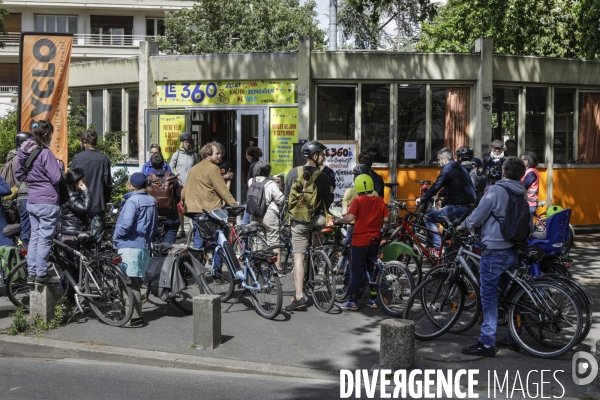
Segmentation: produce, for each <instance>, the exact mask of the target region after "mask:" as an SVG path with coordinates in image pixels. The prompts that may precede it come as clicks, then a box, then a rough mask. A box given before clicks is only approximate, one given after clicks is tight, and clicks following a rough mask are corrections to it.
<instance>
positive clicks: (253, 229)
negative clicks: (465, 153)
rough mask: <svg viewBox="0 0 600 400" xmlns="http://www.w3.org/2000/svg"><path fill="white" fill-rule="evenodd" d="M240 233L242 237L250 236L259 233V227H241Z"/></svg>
mask: <svg viewBox="0 0 600 400" xmlns="http://www.w3.org/2000/svg"><path fill="white" fill-rule="evenodd" d="M239 232H240V233H241V234H242V235H249V234H251V233H256V232H258V227H257V226H256V225H241V226H240V227H239Z"/></svg>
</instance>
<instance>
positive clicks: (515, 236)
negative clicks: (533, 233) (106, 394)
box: [492, 186, 530, 243]
mask: <svg viewBox="0 0 600 400" xmlns="http://www.w3.org/2000/svg"><path fill="white" fill-rule="evenodd" d="M501 187H502V186H501ZM502 189H504V190H506V193H508V202H507V204H506V215H505V217H504V219H503V220H502V221H501V220H499V219H498V218H497V217H496V216H495V215H494V213H492V217H494V219H495V220H496V221H498V223H499V224H500V232H501V233H502V236H503V237H504V239H506V240H507V241H508V242H512V243H523V242H525V240H526V239H527V237H528V236H529V218H530V216H529V204H528V203H527V200H525V197H524V196H523V195H518V194H515V193H514V192H513V191H512V190H510V189H507V188H505V187H502Z"/></svg>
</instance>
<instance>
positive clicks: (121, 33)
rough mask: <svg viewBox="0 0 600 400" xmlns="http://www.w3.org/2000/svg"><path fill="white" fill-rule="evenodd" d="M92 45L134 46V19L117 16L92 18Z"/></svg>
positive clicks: (96, 16)
mask: <svg viewBox="0 0 600 400" xmlns="http://www.w3.org/2000/svg"><path fill="white" fill-rule="evenodd" d="M90 26H91V32H92V35H93V37H92V40H93V43H92V44H101V45H104V46H111V45H112V46H130V45H132V44H133V38H132V35H133V17H126V16H115V15H92V16H90Z"/></svg>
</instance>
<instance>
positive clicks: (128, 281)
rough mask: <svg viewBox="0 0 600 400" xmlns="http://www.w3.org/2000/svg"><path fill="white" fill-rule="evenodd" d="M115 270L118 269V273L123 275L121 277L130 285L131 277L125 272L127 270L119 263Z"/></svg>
mask: <svg viewBox="0 0 600 400" xmlns="http://www.w3.org/2000/svg"><path fill="white" fill-rule="evenodd" d="M115 267H116V268H115V271H117V274H119V275H121V278H123V280H124V281H125V283H126V284H128V285H130V284H131V279H129V277H128V276H127V274H125V271H123V268H121V267H119V266H118V265H115Z"/></svg>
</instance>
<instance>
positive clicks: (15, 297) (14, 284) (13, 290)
mask: <svg viewBox="0 0 600 400" xmlns="http://www.w3.org/2000/svg"><path fill="white" fill-rule="evenodd" d="M30 292H31V289H30V288H29V285H28V284H27V260H23V261H21V262H20V263H18V264H17V265H16V266H15V267H14V268H13V269H12V271H10V273H9V274H8V277H7V278H6V294H7V295H8V298H9V299H10V301H11V302H12V303H13V304H14V305H15V306H16V307H23V308H24V309H26V310H29V296H30Z"/></svg>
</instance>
